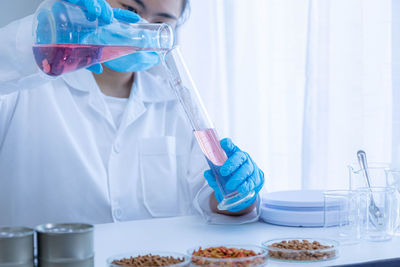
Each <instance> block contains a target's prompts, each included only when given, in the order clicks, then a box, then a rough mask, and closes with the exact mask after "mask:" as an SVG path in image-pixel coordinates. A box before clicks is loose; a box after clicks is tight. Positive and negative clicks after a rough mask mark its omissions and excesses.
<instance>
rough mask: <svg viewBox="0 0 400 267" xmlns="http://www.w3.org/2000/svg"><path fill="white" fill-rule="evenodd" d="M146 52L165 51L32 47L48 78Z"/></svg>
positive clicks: (67, 45)
mask: <svg viewBox="0 0 400 267" xmlns="http://www.w3.org/2000/svg"><path fill="white" fill-rule="evenodd" d="M148 51H153V52H155V51H157V52H165V51H166V50H165V49H158V50H157V49H154V48H139V47H134V46H111V45H82V44H46V45H42V44H40V45H34V46H33V54H34V56H35V60H36V63H37V65H38V66H39V68H40V69H41V70H42V71H43V72H44V73H46V74H47V75H50V76H59V75H61V74H64V73H67V72H71V71H74V70H77V69H81V68H85V67H88V66H91V65H94V64H96V63H100V62H105V61H109V60H112V59H115V58H118V57H121V56H125V55H128V54H131V53H135V52H148Z"/></svg>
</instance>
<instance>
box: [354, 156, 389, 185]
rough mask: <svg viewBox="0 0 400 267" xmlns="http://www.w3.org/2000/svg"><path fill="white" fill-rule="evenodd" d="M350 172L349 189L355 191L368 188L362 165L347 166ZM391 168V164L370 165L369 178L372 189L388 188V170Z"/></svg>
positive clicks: (377, 163) (372, 163)
mask: <svg viewBox="0 0 400 267" xmlns="http://www.w3.org/2000/svg"><path fill="white" fill-rule="evenodd" d="M347 168H348V171H349V189H350V190H355V189H358V188H364V187H368V184H367V181H366V179H365V177H364V172H363V170H362V169H361V167H360V165H359V164H358V163H357V164H351V165H349V166H347ZM389 168H390V165H389V163H382V162H371V163H370V164H368V168H367V171H368V176H369V181H370V184H371V186H372V187H385V186H387V180H386V170H388V169H389Z"/></svg>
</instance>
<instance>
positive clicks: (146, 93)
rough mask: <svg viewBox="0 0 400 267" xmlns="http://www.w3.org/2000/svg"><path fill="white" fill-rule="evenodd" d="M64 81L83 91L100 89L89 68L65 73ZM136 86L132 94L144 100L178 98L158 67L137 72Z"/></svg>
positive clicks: (160, 100)
mask: <svg viewBox="0 0 400 267" xmlns="http://www.w3.org/2000/svg"><path fill="white" fill-rule="evenodd" d="M63 79H64V81H65V82H66V83H67V84H68V85H69V86H70V87H72V88H74V89H76V90H79V91H82V92H90V91H92V92H94V91H96V90H99V89H98V87H97V84H96V81H95V79H94V77H93V75H92V74H91V72H90V71H88V70H78V71H75V72H72V73H67V74H65V75H63ZM135 84H136V86H133V87H132V92H131V95H132V94H133V97H134V98H138V99H140V100H141V101H143V102H150V103H157V102H166V101H174V100H177V98H176V95H175V94H174V92H173V89H172V88H171V86H170V84H169V81H168V80H167V79H166V78H165V72H163V71H162V70H160V67H157V68H155V69H153V70H151V71H141V72H137V73H136V77H135Z"/></svg>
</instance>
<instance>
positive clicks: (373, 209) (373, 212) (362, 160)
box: [357, 150, 383, 226]
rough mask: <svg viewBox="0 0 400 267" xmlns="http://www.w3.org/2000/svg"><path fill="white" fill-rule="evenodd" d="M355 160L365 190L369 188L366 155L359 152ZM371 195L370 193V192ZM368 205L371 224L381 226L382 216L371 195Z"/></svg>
mask: <svg viewBox="0 0 400 267" xmlns="http://www.w3.org/2000/svg"><path fill="white" fill-rule="evenodd" d="M357 158H358V163H359V164H360V168H361V171H362V174H363V176H364V179H365V182H366V184H367V188H371V182H370V180H369V174H368V163H367V155H366V153H365V152H364V151H363V150H359V151H358V152H357ZM371 193H372V191H371ZM369 200H370V203H369V206H368V208H369V215H370V216H372V217H371V218H370V219H371V222H373V223H374V224H376V225H377V226H379V225H382V224H383V214H382V212H381V211H380V210H379V208H378V207H377V205H376V203H375V201H374V197H373V194H371V195H370V199H369Z"/></svg>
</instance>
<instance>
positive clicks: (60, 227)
mask: <svg viewBox="0 0 400 267" xmlns="http://www.w3.org/2000/svg"><path fill="white" fill-rule="evenodd" d="M93 229H94V226H93V225H91V224H84V223H60V224H52V223H48V224H42V225H39V226H38V227H36V231H37V232H38V233H43V234H71V233H84V232H91V231H93Z"/></svg>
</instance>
